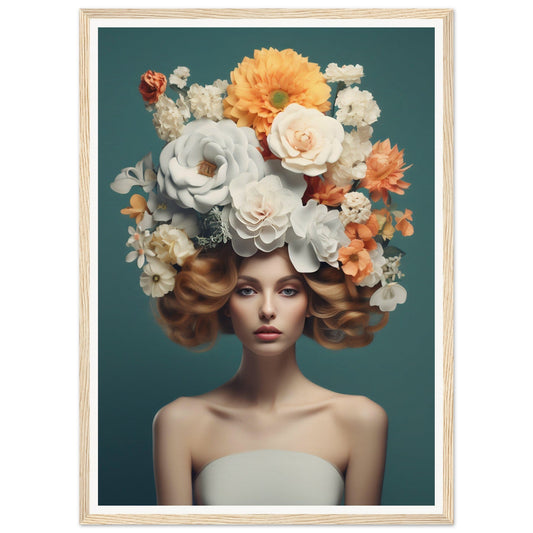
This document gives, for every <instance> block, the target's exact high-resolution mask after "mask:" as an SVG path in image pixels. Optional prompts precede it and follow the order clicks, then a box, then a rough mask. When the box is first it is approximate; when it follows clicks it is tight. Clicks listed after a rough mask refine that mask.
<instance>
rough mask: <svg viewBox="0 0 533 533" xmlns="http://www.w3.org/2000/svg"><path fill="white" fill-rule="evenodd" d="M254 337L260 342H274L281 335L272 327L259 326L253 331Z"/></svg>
mask: <svg viewBox="0 0 533 533" xmlns="http://www.w3.org/2000/svg"><path fill="white" fill-rule="evenodd" d="M254 335H255V336H256V337H257V338H258V339H259V340H261V341H275V340H276V339H277V338H278V337H279V336H280V335H281V331H280V330H279V329H277V328H275V327H273V326H261V327H260V328H259V329H257V330H256V331H254Z"/></svg>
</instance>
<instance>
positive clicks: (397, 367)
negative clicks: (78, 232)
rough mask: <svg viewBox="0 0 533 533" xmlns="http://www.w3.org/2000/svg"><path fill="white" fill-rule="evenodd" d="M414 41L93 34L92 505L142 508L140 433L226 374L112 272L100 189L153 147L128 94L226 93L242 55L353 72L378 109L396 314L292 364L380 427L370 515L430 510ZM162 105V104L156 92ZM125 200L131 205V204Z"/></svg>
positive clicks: (215, 33)
mask: <svg viewBox="0 0 533 533" xmlns="http://www.w3.org/2000/svg"><path fill="white" fill-rule="evenodd" d="M433 33H434V32H433V29H428V28H157V29H153V28H152V29H151V28H101V29H99V34H98V36H99V50H98V79H99V88H98V90H99V99H98V105H99V108H98V121H99V122H98V138H99V146H98V172H99V204H98V217H99V235H98V237H99V248H98V253H99V265H98V266H99V285H98V298H99V309H98V313H99V314H98V334H99V340H98V352H99V356H98V357H99V359H98V365H99V366H98V416H99V426H98V438H99V448H98V453H99V464H98V472H99V504H100V505H154V504H155V503H156V500H155V489H154V482H153V474H152V447H151V446H152V442H151V424H152V418H153V416H154V414H155V413H156V412H157V410H158V409H159V408H160V407H162V406H163V405H164V404H166V403H168V402H170V401H172V400H174V399H175V398H176V397H178V396H190V395H195V394H200V393H202V392H205V391H207V390H210V389H213V388H215V387H216V386H218V385H220V384H221V383H222V382H224V381H226V380H227V379H229V378H230V377H231V376H232V375H233V373H234V372H235V371H236V369H237V367H238V364H239V360H240V345H239V342H238V341H237V339H236V338H234V337H231V336H223V337H221V339H220V340H219V341H218V343H217V345H216V347H215V348H214V349H212V350H211V351H209V352H205V353H193V352H190V351H187V350H186V349H184V348H182V347H180V346H178V345H176V344H173V343H172V342H170V341H169V340H168V339H167V338H166V337H165V335H164V334H163V333H162V331H161V330H160V328H159V326H158V325H157V323H156V322H155V319H154V317H153V313H152V309H151V307H150V299H149V298H148V297H146V296H145V295H144V293H143V291H142V289H141V288H140V287H139V275H140V271H139V270H138V269H137V267H136V265H135V263H131V264H127V263H125V261H124V258H125V256H126V253H127V252H128V251H129V250H128V249H127V248H126V247H125V242H126V240H127V238H128V233H127V228H128V226H129V225H130V224H129V221H130V219H129V218H128V217H126V216H124V215H121V214H120V212H119V211H120V209H121V208H123V207H126V206H127V205H128V204H129V196H130V195H129V194H128V195H120V194H117V193H114V192H113V191H112V190H111V189H110V188H109V184H110V183H111V182H112V181H113V179H114V178H115V176H116V175H117V174H118V173H119V172H120V170H121V169H122V168H124V167H127V166H135V164H136V162H137V161H139V160H140V159H141V158H142V157H143V156H144V155H145V154H147V153H148V152H152V154H153V157H154V163H155V164H157V162H158V154H159V152H160V150H161V148H162V147H163V144H164V143H163V142H162V141H161V140H160V139H159V138H158V137H157V134H156V133H155V130H154V128H153V126H152V123H151V114H150V113H148V112H146V111H145V110H144V106H143V102H142V99H141V97H140V95H139V93H138V89H137V88H138V84H139V77H140V75H141V74H142V73H143V72H145V71H146V70H148V69H152V70H156V71H158V72H163V73H165V74H166V75H167V76H168V75H169V74H170V73H171V72H172V71H173V69H174V68H175V67H176V66H178V65H183V66H188V67H189V68H190V70H191V77H190V82H191V83H199V84H206V83H212V82H213V81H214V80H215V79H217V78H221V79H227V80H228V81H229V73H230V71H231V70H232V69H233V68H235V66H236V65H237V64H238V62H239V61H241V60H242V58H243V57H244V56H251V55H253V51H254V49H256V48H261V47H269V46H272V47H275V48H278V49H283V48H293V49H295V50H296V51H298V52H299V53H301V54H302V55H304V56H307V57H309V59H310V61H313V62H316V63H319V64H320V65H321V67H322V68H325V67H326V66H327V64H328V63H330V62H336V63H337V64H339V65H343V64H356V63H359V64H361V65H363V67H364V71H365V77H364V78H363V80H362V83H361V85H360V88H361V89H367V90H369V91H370V92H371V93H372V94H373V95H374V98H375V99H376V101H377V103H378V105H379V107H380V108H381V117H380V118H379V119H378V121H377V122H376V123H375V124H374V125H373V127H374V135H373V137H372V140H373V141H374V142H375V141H377V140H383V139H385V138H387V137H388V138H390V139H391V142H392V144H398V145H399V147H400V148H403V149H404V150H405V160H406V162H407V163H408V164H412V165H413V167H412V168H411V169H409V170H408V171H407V173H406V181H408V182H409V183H411V184H412V185H411V187H410V188H409V189H408V191H407V193H406V195H405V196H395V199H396V200H397V205H398V207H399V208H401V209H402V210H403V209H405V208H406V207H407V208H410V209H411V210H412V211H413V212H414V215H413V218H414V226H415V234H414V236H412V237H410V238H403V237H401V235H400V234H397V237H396V243H395V244H396V245H397V246H399V247H400V248H401V249H403V250H404V251H405V252H406V254H407V255H406V256H405V257H404V258H403V261H402V270H403V272H404V273H405V274H406V277H405V278H404V279H403V280H402V285H404V286H405V287H406V289H407V291H408V299H407V302H406V303H405V304H404V305H401V306H399V307H397V309H396V311H394V312H393V313H391V316H390V321H389V324H388V325H387V326H386V327H385V329H383V330H382V331H380V332H378V334H377V335H376V338H375V340H374V342H373V343H372V344H371V345H370V346H368V347H365V348H361V349H346V350H340V351H328V350H326V349H324V348H322V347H320V346H319V345H318V344H316V343H314V342H313V341H311V340H310V339H307V338H302V339H301V340H300V341H299V342H298V348H297V352H298V361H299V363H300V366H301V369H302V371H303V372H304V374H305V375H306V376H307V377H308V378H309V379H311V380H312V381H314V382H316V383H318V384H320V385H322V386H324V387H327V388H329V389H332V390H335V391H337V392H341V393H347V394H363V395H366V396H368V397H370V398H371V399H373V400H374V401H376V402H377V403H379V404H380V405H382V406H383V407H384V409H385V410H386V411H387V414H388V416H389V440H388V452H387V465H386V472H385V480H384V487H383V499H382V503H383V504H384V505H433V503H434V299H433V295H434V277H433V272H434V239H433V235H434V218H433V217H434V111H433V110H434V97H433V95H434V35H433ZM168 92H169V93H170V92H171V91H170V90H169V91H168ZM133 192H139V191H133V190H132V191H131V193H133Z"/></svg>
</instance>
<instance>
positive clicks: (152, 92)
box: [139, 70, 167, 104]
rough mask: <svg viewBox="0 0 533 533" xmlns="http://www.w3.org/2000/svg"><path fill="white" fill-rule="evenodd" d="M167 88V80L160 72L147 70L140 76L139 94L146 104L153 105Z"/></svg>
mask: <svg viewBox="0 0 533 533" xmlns="http://www.w3.org/2000/svg"><path fill="white" fill-rule="evenodd" d="M166 88H167V78H166V76H165V75H164V74H161V73H160V72H154V71H153V70H147V71H146V72H145V73H144V74H143V75H142V76H141V83H140V84H139V92H140V93H141V96H142V97H143V100H144V101H145V102H146V103H147V104H155V103H156V102H157V101H158V100H159V97H160V96H161V95H162V94H163V93H164V92H165V90H166Z"/></svg>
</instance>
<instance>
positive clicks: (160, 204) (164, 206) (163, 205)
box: [157, 202, 167, 209]
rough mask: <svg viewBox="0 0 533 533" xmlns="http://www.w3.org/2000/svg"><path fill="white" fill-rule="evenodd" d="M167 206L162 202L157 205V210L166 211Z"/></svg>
mask: <svg viewBox="0 0 533 533" xmlns="http://www.w3.org/2000/svg"><path fill="white" fill-rule="evenodd" d="M166 208H167V204H166V203H165V202H161V203H159V204H158V205H157V209H166Z"/></svg>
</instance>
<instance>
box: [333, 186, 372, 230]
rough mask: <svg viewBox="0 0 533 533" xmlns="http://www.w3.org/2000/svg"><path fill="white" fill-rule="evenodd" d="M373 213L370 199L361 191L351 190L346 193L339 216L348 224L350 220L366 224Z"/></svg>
mask: <svg viewBox="0 0 533 533" xmlns="http://www.w3.org/2000/svg"><path fill="white" fill-rule="evenodd" d="M371 214H372V204H371V203H370V200H369V199H368V198H367V197H366V196H365V195H364V194H363V193H361V192H349V193H347V194H345V195H344V200H343V202H342V204H341V211H340V213H339V217H340V219H341V222H342V223H343V224H344V225H345V226H346V225H347V224H349V223H350V222H355V223H357V224H365V223H366V222H367V221H368V219H369V218H370V215H371Z"/></svg>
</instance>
